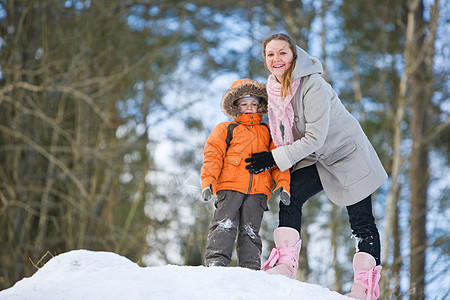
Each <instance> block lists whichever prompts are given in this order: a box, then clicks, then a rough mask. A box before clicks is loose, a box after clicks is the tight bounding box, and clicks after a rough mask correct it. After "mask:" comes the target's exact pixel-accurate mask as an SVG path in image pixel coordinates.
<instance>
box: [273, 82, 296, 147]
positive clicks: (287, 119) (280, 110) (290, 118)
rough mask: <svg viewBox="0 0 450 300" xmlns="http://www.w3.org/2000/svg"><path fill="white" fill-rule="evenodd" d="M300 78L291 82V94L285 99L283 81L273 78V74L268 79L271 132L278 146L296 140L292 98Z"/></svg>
mask: <svg viewBox="0 0 450 300" xmlns="http://www.w3.org/2000/svg"><path fill="white" fill-rule="evenodd" d="M300 79H301V78H298V79H296V80H294V81H293V82H292V83H291V88H290V91H289V94H287V95H286V98H284V99H282V98H281V83H279V82H278V81H277V80H276V79H275V78H273V76H272V75H271V76H269V79H268V80H267V86H266V89H267V94H268V96H269V104H268V105H267V110H268V114H269V124H270V133H271V135H272V139H273V142H274V144H275V146H277V147H280V146H284V145H285V144H286V145H290V144H292V143H293V142H294V135H293V133H292V126H293V124H294V109H293V108H292V105H291V100H292V98H293V97H294V95H295V93H296V92H297V89H298V86H299V84H300ZM281 124H282V125H283V127H284V141H283V134H282V132H281V128H280V126H281Z"/></svg>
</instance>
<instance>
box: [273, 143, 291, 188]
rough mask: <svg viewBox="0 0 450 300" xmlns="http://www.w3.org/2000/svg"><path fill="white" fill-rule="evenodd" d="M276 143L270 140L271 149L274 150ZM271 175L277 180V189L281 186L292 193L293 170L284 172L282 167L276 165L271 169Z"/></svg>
mask: <svg viewBox="0 0 450 300" xmlns="http://www.w3.org/2000/svg"><path fill="white" fill-rule="evenodd" d="M275 148H276V147H275V144H274V143H273V142H270V147H269V149H270V150H271V151H272V150H273V149H275ZM271 175H272V179H273V181H275V189H278V188H279V187H283V190H285V191H287V192H288V193H289V194H291V171H290V170H285V171H283V172H281V171H280V169H279V168H278V167H277V166H275V168H273V169H271Z"/></svg>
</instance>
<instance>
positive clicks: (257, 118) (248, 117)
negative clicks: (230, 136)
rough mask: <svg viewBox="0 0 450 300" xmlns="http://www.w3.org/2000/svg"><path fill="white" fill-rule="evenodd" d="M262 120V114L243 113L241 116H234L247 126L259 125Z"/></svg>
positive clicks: (237, 120)
mask: <svg viewBox="0 0 450 300" xmlns="http://www.w3.org/2000/svg"><path fill="white" fill-rule="evenodd" d="M261 120H262V116H261V115H260V114H242V115H240V116H239V117H236V118H234V121H235V122H238V123H241V124H242V125H246V126H252V125H259V123H260V122H261Z"/></svg>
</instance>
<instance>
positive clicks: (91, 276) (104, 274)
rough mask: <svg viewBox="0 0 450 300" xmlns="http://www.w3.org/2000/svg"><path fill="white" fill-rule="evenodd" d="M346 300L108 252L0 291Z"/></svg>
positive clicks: (77, 254)
mask: <svg viewBox="0 0 450 300" xmlns="http://www.w3.org/2000/svg"><path fill="white" fill-rule="evenodd" d="M212 298H213V299H215V300H221V299H223V300H225V299H226V300H233V299H236V300H238V299H243V300H244V299H245V300H252V299H258V300H264V299H283V300H289V299H315V300H339V299H341V300H345V299H351V298H348V297H345V296H342V295H340V294H338V293H337V292H333V291H330V290H329V289H327V288H324V287H321V286H319V285H314V284H308V283H304V282H300V281H298V280H294V279H290V278H288V277H284V276H281V275H269V274H267V273H265V272H263V271H254V270H250V269H245V268H239V267H228V268H224V267H208V268H207V267H203V266H195V267H193V266H179V265H165V266H159V267H140V266H139V265H138V264H136V263H134V262H132V261H130V260H129V259H128V258H126V257H124V256H120V255H118V254H116V253H113V252H100V251H88V250H73V251H69V252H65V253H62V254H60V255H58V256H55V257H53V258H52V259H50V260H49V261H48V262H47V263H46V264H45V265H44V266H43V267H42V268H40V269H39V270H38V271H37V272H36V273H34V274H33V276H31V277H27V278H23V279H22V280H20V281H18V282H17V283H16V284H15V285H14V286H12V287H10V288H8V289H5V290H2V291H0V300H29V299H32V300H41V299H42V300H44V299H45V300H64V299H66V300H91V299H92V300H94V299H95V300H98V299H108V300H115V299H120V300H123V299H133V300H141V299H142V300H144V299H145V300H148V299H152V300H159V299H164V300H167V299H184V300H190V299H192V300H194V299H195V300H202V299H208V300H210V299H212Z"/></svg>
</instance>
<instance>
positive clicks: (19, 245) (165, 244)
mask: <svg viewBox="0 0 450 300" xmlns="http://www.w3.org/2000/svg"><path fill="white" fill-rule="evenodd" d="M449 6H450V5H449V2H448V1H447V0H434V1H431V0H430V1H417V0H394V1H392V0H381V1H355V0H353V1H351V0H340V1H330V0H322V1H273V0H268V1H242V0H241V1H239V0H223V1H207V0H203V1H202V0H197V1H173V0H164V1H162V0H161V1H157V0H153V1H152V0H127V1H124V0H91V1H75V0H74V1H69V0H67V1H64V0H63V1H60V0H39V1H38V0H10V1H6V0H0V228H1V230H0V245H1V247H0V290H1V289H5V288H8V287H10V286H12V285H13V284H14V283H15V282H17V281H18V280H20V279H22V278H23V277H24V276H31V275H32V274H33V273H34V272H36V270H37V268H39V267H41V266H42V265H43V264H45V262H46V261H48V260H49V259H50V258H51V257H52V256H54V255H56V254H60V253H63V252H66V251H69V250H72V249H89V250H103V251H113V252H115V253H118V254H121V255H124V256H126V257H128V258H129V259H131V260H133V261H135V262H138V263H139V264H141V265H142V266H156V265H164V264H182V265H201V264H202V261H203V252H204V247H205V239H206V234H207V229H208V223H209V219H210V217H211V215H212V212H213V206H212V204H211V203H203V202H202V201H201V200H200V178H199V170H200V167H201V164H202V159H203V145H204V142H205V140H206V138H207V136H208V134H209V133H210V131H211V130H212V129H213V128H214V126H215V125H216V124H217V123H218V122H220V121H227V119H226V117H225V115H224V114H223V113H222V112H221V109H220V101H221V98H222V96H223V94H224V93H225V92H226V90H227V89H228V88H229V86H230V85H231V83H232V82H233V81H234V80H237V79H240V78H246V77H248V78H252V79H254V80H257V81H260V82H265V81H266V78H267V75H268V73H267V71H266V70H265V69H264V65H263V60H262V55H261V42H262V40H263V39H264V38H265V37H267V36H268V35H270V34H272V33H275V32H286V33H288V34H290V35H291V36H292V37H293V38H294V39H295V40H296V41H297V43H298V44H299V45H300V46H301V47H303V48H304V49H305V50H307V51H308V52H309V53H310V54H311V55H312V56H315V57H317V58H319V59H320V60H321V61H322V63H323V64H324V67H325V74H324V77H325V78H326V79H327V80H328V81H329V82H330V83H331V84H332V85H333V86H334V87H335V89H336V90H337V91H338V93H339V94H340V98H341V99H342V101H343V103H344V105H345V106H346V107H347V108H348V109H349V110H350V111H351V112H352V113H353V115H355V117H356V118H357V119H358V120H359V121H360V122H361V124H362V126H363V128H364V130H365V131H366V133H367V135H368V136H369V139H370V140H371V141H372V143H373V144H374V146H375V148H376V150H377V152H378V153H379V155H380V158H381V160H382V162H383V165H384V166H385V168H386V170H387V172H388V173H389V180H388V181H387V182H386V183H385V184H384V185H383V186H382V187H381V188H380V189H379V191H378V192H377V193H376V194H375V195H374V215H375V217H376V218H377V224H378V227H379V230H380V233H381V239H382V262H383V276H382V290H383V298H384V299H444V298H448V297H449V296H450V286H448V284H447V285H445V284H444V285H443V284H442V283H443V282H449V280H450V271H449V270H450V268H449V267H450V239H449V227H450V221H449V220H450V203H449V194H450V193H449V187H450V183H449V158H450V126H449V124H450V120H449V112H450V101H449V91H450V78H449V77H450V72H449V68H450V39H449V38H448V37H449V35H450V7H449ZM269 203H270V212H267V213H266V214H265V216H264V222H263V228H262V230H261V234H262V237H263V239H264V244H263V246H264V253H263V258H266V257H267V256H268V252H269V251H270V249H271V247H273V241H272V231H273V229H274V228H276V226H277V212H278V208H277V206H278V204H277V203H276V201H275V200H274V199H272V200H271V201H270V202H269ZM303 224H304V225H303V226H302V233H301V234H302V239H303V247H302V251H301V258H300V268H299V273H298V275H297V279H299V280H302V281H307V282H310V283H317V284H320V285H322V286H325V287H328V288H330V289H333V290H335V291H338V292H342V291H347V290H348V289H349V287H350V284H351V281H352V276H353V274H352V266H351V263H350V261H351V257H352V254H353V253H354V249H355V241H354V240H353V239H351V232H350V229H349V225H348V217H347V214H346V210H345V208H343V207H338V206H336V205H332V204H331V203H330V202H329V200H328V199H327V198H326V197H325V195H324V194H323V193H321V194H319V195H317V196H316V197H314V199H312V200H311V201H309V202H308V203H307V205H306V206H305V207H304V220H303ZM234 264H235V262H234Z"/></svg>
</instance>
